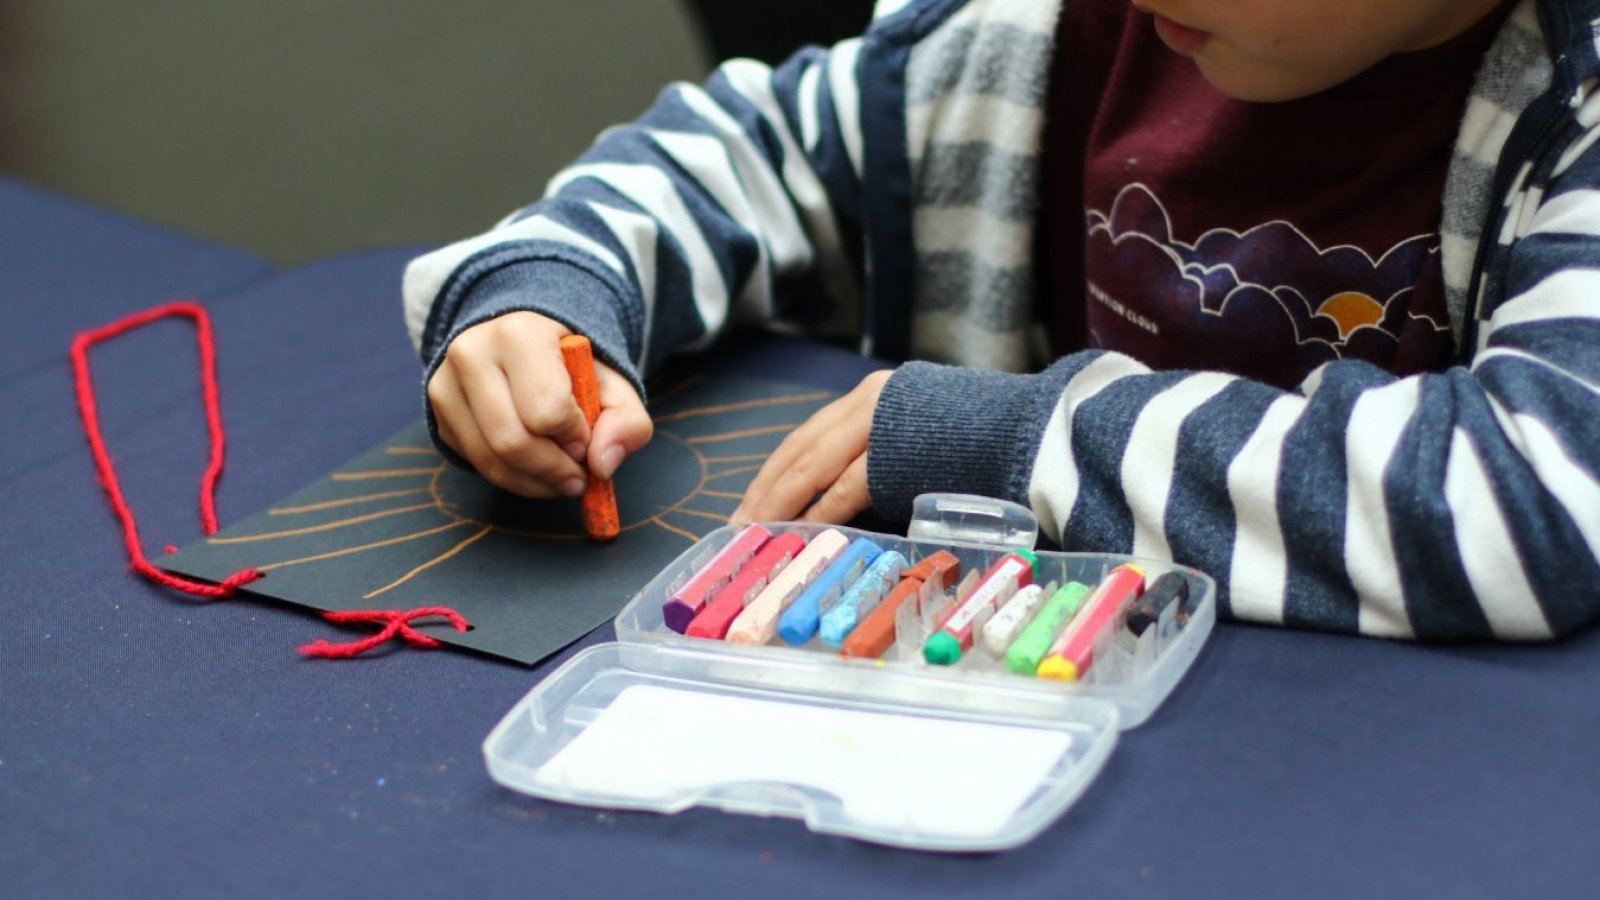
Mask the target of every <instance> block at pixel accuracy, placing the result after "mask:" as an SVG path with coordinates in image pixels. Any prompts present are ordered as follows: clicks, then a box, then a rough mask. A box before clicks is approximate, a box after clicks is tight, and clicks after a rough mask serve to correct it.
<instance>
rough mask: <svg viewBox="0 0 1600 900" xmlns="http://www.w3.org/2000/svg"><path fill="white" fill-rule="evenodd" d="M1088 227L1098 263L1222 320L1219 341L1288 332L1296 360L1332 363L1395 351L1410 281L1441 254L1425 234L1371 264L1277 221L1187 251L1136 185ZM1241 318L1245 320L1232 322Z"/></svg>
mask: <svg viewBox="0 0 1600 900" xmlns="http://www.w3.org/2000/svg"><path fill="white" fill-rule="evenodd" d="M1088 225H1089V240H1090V242H1091V245H1092V246H1091V252H1094V253H1100V254H1106V256H1105V257H1101V258H1103V259H1112V260H1114V261H1115V262H1114V266H1113V268H1114V269H1115V270H1117V271H1121V272H1125V273H1136V276H1137V278H1138V279H1139V280H1140V281H1141V282H1142V283H1143V284H1144V288H1143V290H1150V289H1152V288H1154V287H1155V285H1154V284H1152V279H1155V280H1156V281H1159V282H1160V287H1159V290H1160V291H1163V292H1168V291H1179V292H1180V293H1177V294H1172V293H1162V294H1160V296H1163V297H1174V296H1176V297H1182V298H1186V299H1192V301H1193V304H1194V307H1193V308H1198V309H1200V310H1202V311H1203V312H1205V313H1208V314H1209V315H1211V316H1215V317H1217V318H1218V319H1220V320H1223V321H1220V322H1218V323H1216V324H1217V325H1219V326H1221V327H1219V328H1218V329H1217V332H1218V334H1219V335H1226V334H1235V335H1237V334H1239V333H1241V328H1243V330H1245V331H1248V332H1250V333H1257V334H1259V333H1260V332H1261V331H1262V330H1263V329H1264V328H1268V329H1275V330H1277V329H1285V327H1287V329H1288V330H1284V336H1285V338H1286V339H1287V340H1290V341H1292V342H1294V343H1295V344H1298V345H1301V349H1302V354H1301V355H1303V354H1304V351H1308V350H1310V351H1312V352H1311V355H1313V356H1316V357H1322V356H1324V355H1327V356H1329V358H1336V357H1338V356H1341V355H1345V352H1347V351H1351V350H1355V349H1356V347H1357V346H1358V345H1366V344H1370V343H1371V342H1374V341H1381V342H1387V343H1388V344H1389V345H1390V351H1386V352H1392V346H1393V345H1394V343H1395V341H1396V336H1397V335H1399V334H1400V329H1401V326H1402V325H1403V324H1404V322H1405V320H1406V314H1405V311H1406V309H1407V307H1408V306H1409V302H1407V301H1408V300H1409V293H1410V292H1411V291H1412V290H1413V288H1414V285H1415V282H1416V279H1417V275H1418V273H1419V272H1421V271H1422V270H1423V266H1424V265H1425V264H1426V263H1427V261H1428V258H1429V257H1430V256H1431V255H1432V254H1435V253H1438V252H1439V251H1438V247H1437V241H1438V239H1437V237H1436V236H1435V235H1429V234H1423V235H1417V236H1416V237H1413V238H1409V239H1407V240H1405V241H1402V242H1401V243H1399V244H1396V245H1395V246H1394V247H1392V248H1391V249H1390V250H1389V251H1388V252H1387V253H1385V254H1384V255H1383V256H1382V257H1380V258H1378V259H1376V260H1374V259H1373V258H1372V257H1371V256H1369V255H1368V254H1367V253H1366V252H1365V251H1363V250H1362V249H1360V248H1359V247H1353V246H1348V245H1342V246H1335V247H1330V248H1327V249H1323V248H1320V247H1318V246H1317V245H1316V244H1315V243H1314V242H1313V241H1312V240H1311V239H1310V238H1308V237H1307V236H1306V235H1305V234H1304V233H1303V232H1301V231H1300V230H1299V229H1298V228H1296V227H1295V226H1294V225H1292V224H1290V223H1289V222H1285V221H1281V220H1279V221H1273V222H1267V223H1265V224H1262V225H1257V226H1255V227H1253V228H1250V229H1248V230H1246V231H1243V232H1238V231H1232V230H1229V229H1223V228H1218V229H1213V230H1211V231H1208V232H1206V233H1205V234H1203V235H1201V236H1200V237H1199V239H1198V240H1196V241H1195V242H1194V243H1193V244H1189V243H1185V242H1183V241H1180V240H1178V239H1177V238H1176V237H1174V235H1173V233H1172V220H1171V217H1170V216H1169V215H1168V214H1167V210H1166V208H1165V207H1164V206H1163V205H1162V203H1161V200H1160V199H1159V198H1158V197H1156V196H1155V194H1154V193H1152V192H1151V190H1150V189H1149V188H1148V187H1146V186H1145V185H1143V184H1130V185H1128V186H1127V187H1124V188H1123V189H1122V190H1121V191H1120V192H1119V193H1118V194H1117V198H1116V201H1115V202H1114V203H1113V204H1112V207H1111V212H1110V213H1109V214H1106V213H1102V212H1100V211H1098V210H1090V211H1089V212H1088ZM1096 242H1101V243H1099V245H1098V246H1093V245H1094V244H1095V243H1096ZM1108 245H1109V246H1108ZM1125 266H1133V267H1134V268H1125ZM1105 272H1106V267H1096V278H1097V279H1100V280H1102V281H1103V280H1105V277H1106V276H1105V274H1104V273H1105ZM1101 288H1102V289H1103V290H1104V291H1105V292H1106V293H1107V294H1109V295H1111V296H1138V293H1137V292H1131V293H1121V292H1118V291H1115V290H1113V289H1112V287H1110V286H1108V285H1101ZM1266 297H1270V298H1272V300H1273V301H1274V302H1271V303H1268V302H1266V299H1265V298H1266ZM1397 299H1401V300H1402V302H1400V303H1395V302H1394V301H1395V300H1397ZM1244 316H1249V317H1250V319H1249V320H1248V322H1234V321H1232V320H1234V319H1236V318H1237V317H1244ZM1424 318H1426V317H1424ZM1279 320H1282V321H1279ZM1428 322H1429V323H1430V324H1431V325H1432V327H1433V328H1435V329H1438V330H1443V329H1446V328H1448V325H1446V324H1444V323H1440V322H1434V321H1433V320H1432V319H1431V318H1429V319H1428ZM1204 330H1207V331H1209V330H1211V329H1210V328H1208V327H1207V328H1204ZM1312 345H1316V347H1317V349H1315V350H1313V349H1312ZM1355 355H1365V354H1360V353H1357V354H1355ZM1380 358H1381V357H1380ZM1307 362H1309V360H1307Z"/></svg>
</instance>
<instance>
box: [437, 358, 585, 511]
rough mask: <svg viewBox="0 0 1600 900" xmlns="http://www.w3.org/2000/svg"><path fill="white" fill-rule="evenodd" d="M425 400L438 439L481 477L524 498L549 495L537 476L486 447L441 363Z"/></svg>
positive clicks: (458, 389) (551, 492)
mask: <svg viewBox="0 0 1600 900" xmlns="http://www.w3.org/2000/svg"><path fill="white" fill-rule="evenodd" d="M428 402H429V403H431V404H432V405H433V416H434V420H435V422H436V423H437V424H438V427H439V439H440V440H442V441H444V443H445V445H446V446H448V447H449V448H450V449H452V450H454V451H456V453H458V454H460V455H461V458H462V459H465V460H466V461H467V463H468V464H469V465H471V466H472V467H473V468H474V469H476V470H477V471H478V474H480V475H482V476H483V478H484V480H485V481H487V482H489V483H490V484H493V485H494V486H496V487H498V488H502V489H504V490H507V491H511V492H512V493H516V494H521V495H523V496H525V497H538V498H544V497H552V496H555V493H556V492H555V491H554V490H553V489H552V488H551V486H550V485H547V484H545V483H544V482H543V481H540V480H539V479H537V478H534V477H532V476H529V475H527V474H525V473H522V472H519V471H517V470H516V469H513V468H511V467H510V466H508V465H506V464H505V462H504V461H503V460H501V459H499V458H498V457H497V456H495V455H494V453H493V452H492V451H491V450H490V449H489V444H488V442H486V441H485V440H484V439H483V434H482V432H480V431H479V429H478V423H477V422H476V421H474V420H473V418H472V410H471V408H470V406H469V405H468V404H467V400H466V396H465V394H464V393H463V392H462V391H461V387H460V384H459V383H458V382H457V380H456V378H455V375H454V373H452V372H451V371H450V370H449V368H448V367H446V366H440V367H439V369H438V371H436V372H434V374H433V378H431V379H429V381H428Z"/></svg>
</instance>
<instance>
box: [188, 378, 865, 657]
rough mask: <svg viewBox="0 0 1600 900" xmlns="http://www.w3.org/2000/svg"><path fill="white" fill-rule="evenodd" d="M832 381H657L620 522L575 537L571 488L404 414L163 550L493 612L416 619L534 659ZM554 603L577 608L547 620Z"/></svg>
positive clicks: (275, 588)
mask: <svg viewBox="0 0 1600 900" xmlns="http://www.w3.org/2000/svg"><path fill="white" fill-rule="evenodd" d="M835 396H836V395H834V394H830V393H825V392H820V391H813V390H804V389H796V388H795V387H794V386H793V385H782V384H777V383H773V382H763V381H757V380H754V379H745V378H732V377H729V378H718V379H700V378H691V379H689V380H687V381H686V382H682V383H680V384H675V385H673V386H672V387H671V388H670V389H669V390H668V391H664V392H661V393H658V394H657V396H656V398H655V402H653V403H652V404H651V409H652V410H653V411H654V410H661V411H660V412H657V413H655V414H654V418H655V421H656V424H657V429H656V437H655V440H653V441H651V443H650V444H649V445H647V446H646V447H645V448H643V449H642V450H640V451H639V452H638V453H636V454H634V455H633V456H632V457H631V458H630V459H629V460H628V463H627V464H626V465H624V466H623V467H622V468H621V469H620V470H618V472H617V477H616V484H617V498H618V512H619V515H620V518H621V520H622V534H621V535H620V536H619V537H618V538H617V539H616V540H615V541H612V542H610V543H606V544H597V543H595V542H592V541H590V540H588V538H587V537H586V536H585V534H584V532H583V525H582V517H581V512H580V505H579V504H578V503H577V502H576V501H573V500H566V499H561V500H528V499H525V498H521V497H515V496H513V495H511V494H508V493H505V492H503V491H500V490H498V489H496V488H494V487H492V486H491V485H489V484H488V483H487V482H485V481H483V480H482V479H481V478H479V477H478V476H477V475H476V474H475V473H472V472H469V471H466V470H463V469H460V468H457V467H455V466H452V465H450V464H449V463H447V462H446V461H445V460H444V459H443V458H441V457H439V455H438V454H437V453H436V452H435V451H434V450H433V449H432V448H431V447H430V446H429V436H428V432H427V428H426V425H425V424H424V423H423V422H421V421H417V422H414V423H412V424H411V425H410V426H408V427H407V428H406V429H404V430H402V431H401V432H400V433H398V434H396V435H394V436H393V437H391V438H390V439H389V440H388V441H385V442H384V443H382V444H380V445H378V446H376V447H373V448H372V449H371V450H369V451H367V452H366V453H364V454H362V455H360V456H358V457H357V458H356V459H354V460H352V461H351V462H349V463H348V464H346V465H345V466H343V467H341V468H340V469H339V470H338V471H336V472H334V473H333V474H331V475H329V476H327V477H325V478H322V479H320V480H319V481H317V482H315V483H314V484H312V485H310V486H308V487H306V488H305V489H304V490H302V491H300V492H298V493H296V494H295V495H294V496H292V497H289V498H286V499H285V500H283V501H281V502H279V503H278V504H275V505H274V506H273V507H271V508H270V509H268V510H266V511H264V512H263V513H261V514H258V515H257V516H252V517H250V518H248V519H246V520H244V521H243V522H240V523H239V524H237V525H235V526H233V527H230V528H228V529H227V530H225V531H223V532H222V533H220V534H217V535H213V536H212V537H211V538H209V539H206V540H202V541H200V542H198V543H196V544H195V545H193V546H191V547H189V548H187V549H185V550H183V551H182V552H180V553H179V554H177V555H176V556H169V557H167V558H166V559H165V560H163V564H164V565H165V566H166V567H168V568H171V569H173V570H174V571H178V572H182V573H184V574H188V575H190V576H193V577H200V578H208V579H211V580H214V581H220V580H222V579H223V578H225V577H226V576H227V575H229V574H231V573H232V572H235V571H238V570H239V569H242V568H244V567H246V566H251V567H254V568H256V569H257V570H260V571H262V572H265V573H267V575H268V577H266V578H263V579H261V580H260V581H258V582H254V583H252V584H251V586H250V589H249V590H250V592H252V593H257V594H264V595H267V596H271V597H276V598H279V599H283V600H287V601H289V602H293V603H299V604H303V605H307V606H312V607H316V608H319V609H356V608H362V607H363V606H364V605H365V606H367V607H368V608H371V607H373V606H376V605H378V604H381V605H382V606H383V607H390V606H394V607H406V606H413V607H414V606H431V605H438V604H441V603H442V604H445V605H449V606H452V607H454V608H456V609H457V610H458V611H459V612H460V613H461V614H462V615H464V616H466V617H467V619H468V620H469V621H472V622H474V624H478V623H479V622H480V621H482V622H488V623H490V624H489V625H488V626H486V627H478V628H475V629H474V630H473V631H471V632H468V633H466V634H458V633H457V632H455V631H454V630H453V629H450V628H449V627H448V626H444V627H442V628H435V627H434V626H431V625H424V626H420V627H422V629H423V630H424V631H427V632H428V633H429V634H431V635H433V636H436V637H438V638H440V639H441V640H445V641H448V642H451V643H456V644H463V645H466V646H469V647H475V648H478V649H482V650H485V651H487V652H490V653H495V654H498V655H502V656H507V657H509V658H512V659H517V660H520V661H523V662H528V663H532V662H537V661H538V660H539V659H542V658H543V657H544V656H545V655H547V654H548V653H549V652H552V651H553V650H555V649H557V648H559V647H560V646H562V645H564V644H565V643H566V642H567V641H570V640H571V639H572V637H573V636H574V635H573V634H566V635H565V636H564V637H562V636H561V634H560V632H562V631H563V629H564V628H567V627H576V625H577V624H583V627H584V629H585V630H586V629H587V628H588V627H593V626H594V625H599V624H600V623H601V622H604V621H605V620H607V619H609V618H610V617H611V616H613V615H615V614H616V612H617V610H618V609H620V608H621V605H622V603H624V602H625V601H626V600H627V599H628V597H630V596H631V595H632V593H633V592H634V591H636V590H637V589H638V588H639V587H640V586H641V585H643V583H644V582H645V580H647V579H648V578H649V577H650V576H651V575H653V574H654V573H655V572H657V571H659V570H660V569H661V567H662V566H664V565H666V564H667V563H668V562H670V561H671V560H672V559H673V558H674V557H676V556H677V555H678V554H679V553H681V552H682V551H683V550H684V549H686V548H687V547H689V546H690V545H691V544H693V543H694V542H696V541H698V540H700V539H701V538H703V537H705V536H706V535H707V534H710V533H711V532H713V531H715V530H717V529H719V528H722V527H724V526H725V525H726V524H727V517H728V511H729V510H731V509H733V507H734V505H735V503H736V502H737V501H738V500H739V499H740V498H741V497H742V496H743V491H744V488H745V486H746V485H748V484H749V483H750V481H751V480H752V479H753V478H754V477H755V473H756V472H759V471H760V469H761V466H762V464H763V463H764V462H765V461H766V459H767V458H768V456H769V455H770V454H771V453H772V451H773V450H775V449H776V448H777V447H778V445H779V444H780V443H781V442H782V440H783V438H784V437H785V436H786V435H787V434H788V433H789V432H790V431H791V430H793V429H794V427H795V426H796V425H798V424H799V423H800V422H802V421H804V420H805V418H806V417H807V416H809V415H810V414H811V413H813V412H814V411H815V410H817V409H819V408H821V407H822V406H823V405H825V404H826V403H828V402H830V401H831V400H832V399H833V398H834V397H835ZM669 399H670V400H671V403H672V405H671V408H670V409H665V410H662V409H661V407H660V404H661V403H662V402H663V401H665V400H669ZM286 517H293V518H292V519H290V521H288V522H286V521H285V519H286ZM288 524H293V525H294V526H296V527H290V528H285V527H284V526H285V525H288ZM550 610H558V612H555V613H552V612H550ZM552 615H554V616H555V618H556V619H558V620H561V621H566V622H571V623H575V624H574V625H571V626H560V627H556V628H554V629H553V630H552V629H551V628H550V627H547V626H549V623H550V617H551V616H552ZM580 633H581V632H580ZM552 641H553V642H554V643H551V642H552Z"/></svg>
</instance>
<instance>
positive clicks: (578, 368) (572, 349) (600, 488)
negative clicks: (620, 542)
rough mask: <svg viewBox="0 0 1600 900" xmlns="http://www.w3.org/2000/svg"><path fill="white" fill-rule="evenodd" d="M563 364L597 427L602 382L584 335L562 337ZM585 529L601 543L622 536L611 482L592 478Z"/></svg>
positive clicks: (587, 492) (585, 502) (586, 491)
mask: <svg viewBox="0 0 1600 900" xmlns="http://www.w3.org/2000/svg"><path fill="white" fill-rule="evenodd" d="M561 361H562V362H563V363H565V364H566V367H567V377H569V378H571V379H572V399H574V400H576V401H578V407H579V408H580V409H582V410H583V417H584V419H586V420H588V422H589V427H590V428H593V427H594V422H595V420H596V419H598V418H600V381H599V379H597V378H596V377H595V374H594V350H593V349H591V348H590V346H589V339H588V338H586V337H584V336H583V335H581V334H569V335H567V336H566V337H564V338H562V339H561ZM583 530H584V531H586V532H588V534H589V537H591V538H593V539H594V540H597V541H609V540H611V539H612V538H614V537H616V536H617V535H618V534H619V533H621V531H622V520H621V517H619V516H618V515H617V491H616V488H614V487H612V484H611V479H609V478H595V477H594V476H593V475H590V476H589V479H588V487H586V488H584V491H583Z"/></svg>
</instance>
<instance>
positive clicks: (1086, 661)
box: [1034, 563, 1144, 681]
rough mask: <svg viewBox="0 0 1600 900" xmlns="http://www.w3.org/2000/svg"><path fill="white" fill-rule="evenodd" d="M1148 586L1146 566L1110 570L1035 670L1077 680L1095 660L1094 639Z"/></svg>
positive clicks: (1060, 678)
mask: <svg viewBox="0 0 1600 900" xmlns="http://www.w3.org/2000/svg"><path fill="white" fill-rule="evenodd" d="M1143 590H1144V570H1143V569H1141V568H1139V567H1138V566H1136V565H1134V564H1132V563H1123V564H1122V565H1120V566H1117V567H1116V568H1115V569H1112V570H1111V571H1110V572H1109V573H1107V574H1106V577H1105V579H1104V580H1102V581H1101V582H1100V584H1099V585H1097V586H1096V587H1095V589H1094V593H1093V594H1090V595H1089V599H1087V600H1085V601H1083V609H1082V610H1080V611H1079V612H1078V614H1077V615H1076V616H1073V618H1072V621H1071V622H1068V623H1067V627H1066V628H1065V629H1063V630H1062V632H1061V636H1060V637H1058V638H1056V642H1055V643H1054V644H1051V645H1050V652H1049V653H1047V654H1045V658H1044V660H1043V661H1042V662H1040V663H1039V668H1038V670H1037V671H1036V672H1035V673H1034V674H1036V675H1038V676H1039V677H1040V678H1053V679H1055V680H1057V681H1076V680H1077V679H1079V678H1081V677H1082V676H1083V673H1085V672H1087V671H1088V670H1089V666H1091V665H1093V664H1094V643H1095V639H1096V638H1098V637H1099V636H1100V634H1101V632H1103V631H1105V630H1106V628H1107V627H1109V626H1110V625H1111V623H1112V622H1114V621H1116V618H1117V616H1118V615H1120V614H1121V613H1122V611H1123V610H1125V609H1127V608H1128V606H1129V605H1130V604H1132V603H1133V601H1134V600H1135V599H1137V598H1138V596H1139V593H1140V592H1141V591H1143Z"/></svg>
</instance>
